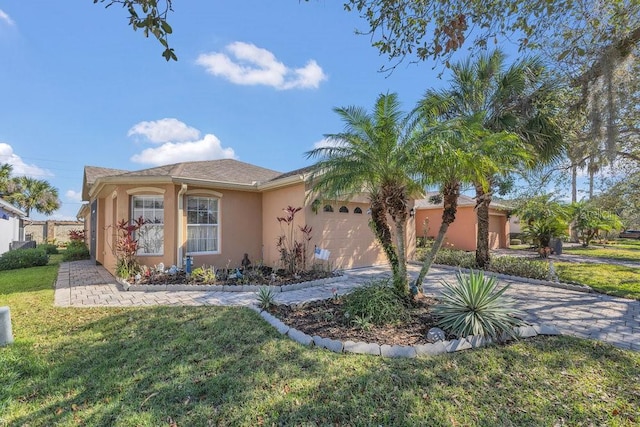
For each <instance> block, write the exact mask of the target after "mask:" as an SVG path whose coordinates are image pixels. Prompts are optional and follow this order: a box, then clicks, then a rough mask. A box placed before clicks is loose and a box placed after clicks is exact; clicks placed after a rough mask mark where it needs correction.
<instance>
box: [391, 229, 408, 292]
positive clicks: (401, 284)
mask: <svg viewBox="0 0 640 427" xmlns="http://www.w3.org/2000/svg"><path fill="white" fill-rule="evenodd" d="M406 224H407V218H406V217H404V218H397V219H396V246H397V248H398V275H397V276H396V277H394V280H393V282H394V286H395V287H396V289H398V291H400V292H402V293H406V292H407V291H408V290H409V287H408V280H407V250H406V242H405V240H406V238H405V233H406V229H407V227H406Z"/></svg>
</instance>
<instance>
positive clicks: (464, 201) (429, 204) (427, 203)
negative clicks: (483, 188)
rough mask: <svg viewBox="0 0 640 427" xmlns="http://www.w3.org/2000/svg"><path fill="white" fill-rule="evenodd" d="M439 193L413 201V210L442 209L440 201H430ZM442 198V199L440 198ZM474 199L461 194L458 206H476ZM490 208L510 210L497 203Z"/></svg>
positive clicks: (429, 194)
mask: <svg viewBox="0 0 640 427" xmlns="http://www.w3.org/2000/svg"><path fill="white" fill-rule="evenodd" d="M439 194H440V193H438V192H429V193H427V194H425V197H424V199H417V200H416V201H415V204H414V208H415V209H436V208H441V207H442V203H443V202H442V201H440V203H433V201H432V197H433V196H438V195H439ZM440 198H442V197H440ZM476 204H477V203H476V199H474V198H473V197H469V196H465V195H464V194H461V195H460V197H458V206H460V207H462V206H474V207H475V206H476ZM490 206H491V207H492V208H494V209H503V210H504V209H510V208H509V206H505V205H504V204H502V203H498V202H493V201H492V202H491V205H490Z"/></svg>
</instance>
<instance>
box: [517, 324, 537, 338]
mask: <svg viewBox="0 0 640 427" xmlns="http://www.w3.org/2000/svg"><path fill="white" fill-rule="evenodd" d="M514 331H515V333H516V336H517V337H518V338H531V337H535V336H536V335H538V332H536V329H535V328H534V327H533V326H529V325H525V326H520V327H517V328H514Z"/></svg>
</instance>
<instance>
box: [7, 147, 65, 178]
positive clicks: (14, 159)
mask: <svg viewBox="0 0 640 427" xmlns="http://www.w3.org/2000/svg"><path fill="white" fill-rule="evenodd" d="M0 163H9V164H10V165H11V166H13V173H12V174H13V175H14V176H21V175H24V176H32V177H35V178H42V177H47V176H53V173H51V172H50V171H48V170H46V169H42V168H41V167H39V166H36V165H34V164H28V163H25V162H24V161H23V160H22V159H21V158H20V156H18V155H17V154H16V153H14V152H13V147H11V146H10V145H9V144H6V143H4V142H0Z"/></svg>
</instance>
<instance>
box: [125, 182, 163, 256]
mask: <svg viewBox="0 0 640 427" xmlns="http://www.w3.org/2000/svg"><path fill="white" fill-rule="evenodd" d="M136 199H140V200H143V207H142V214H140V212H139V211H140V208H136V206H135V205H136ZM145 199H146V200H149V199H152V200H154V201H155V200H158V199H159V200H161V201H162V208H156V207H155V206H154V207H153V208H150V209H149V208H145V207H144V200H145ZM154 204H155V203H154ZM160 209H162V222H161V223H160V222H155V220H157V219H158V218H157V216H155V215H154V217H153V219H154V222H152V223H149V224H145V225H143V226H142V228H141V230H145V229H149V228H151V227H154V228H159V227H161V231H162V242H161V243H159V244H156V245H155V246H156V247H158V248H160V251H159V252H142V250H143V249H144V245H142V244H140V239H142V237H141V236H140V235H139V234H140V231H137V232H136V234H135V236H134V238H135V239H138V246H139V247H138V253H137V255H138V256H162V255H164V222H165V218H164V196H163V195H157V194H136V195H133V196H131V222H132V223H133V221H136V220H137V219H138V218H140V216H142V217H143V218H144V219H145V220H149V217H148V215H147V214H146V211H147V210H148V211H149V212H150V213H152V212H155V211H156V210H160ZM143 233H144V231H143Z"/></svg>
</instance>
